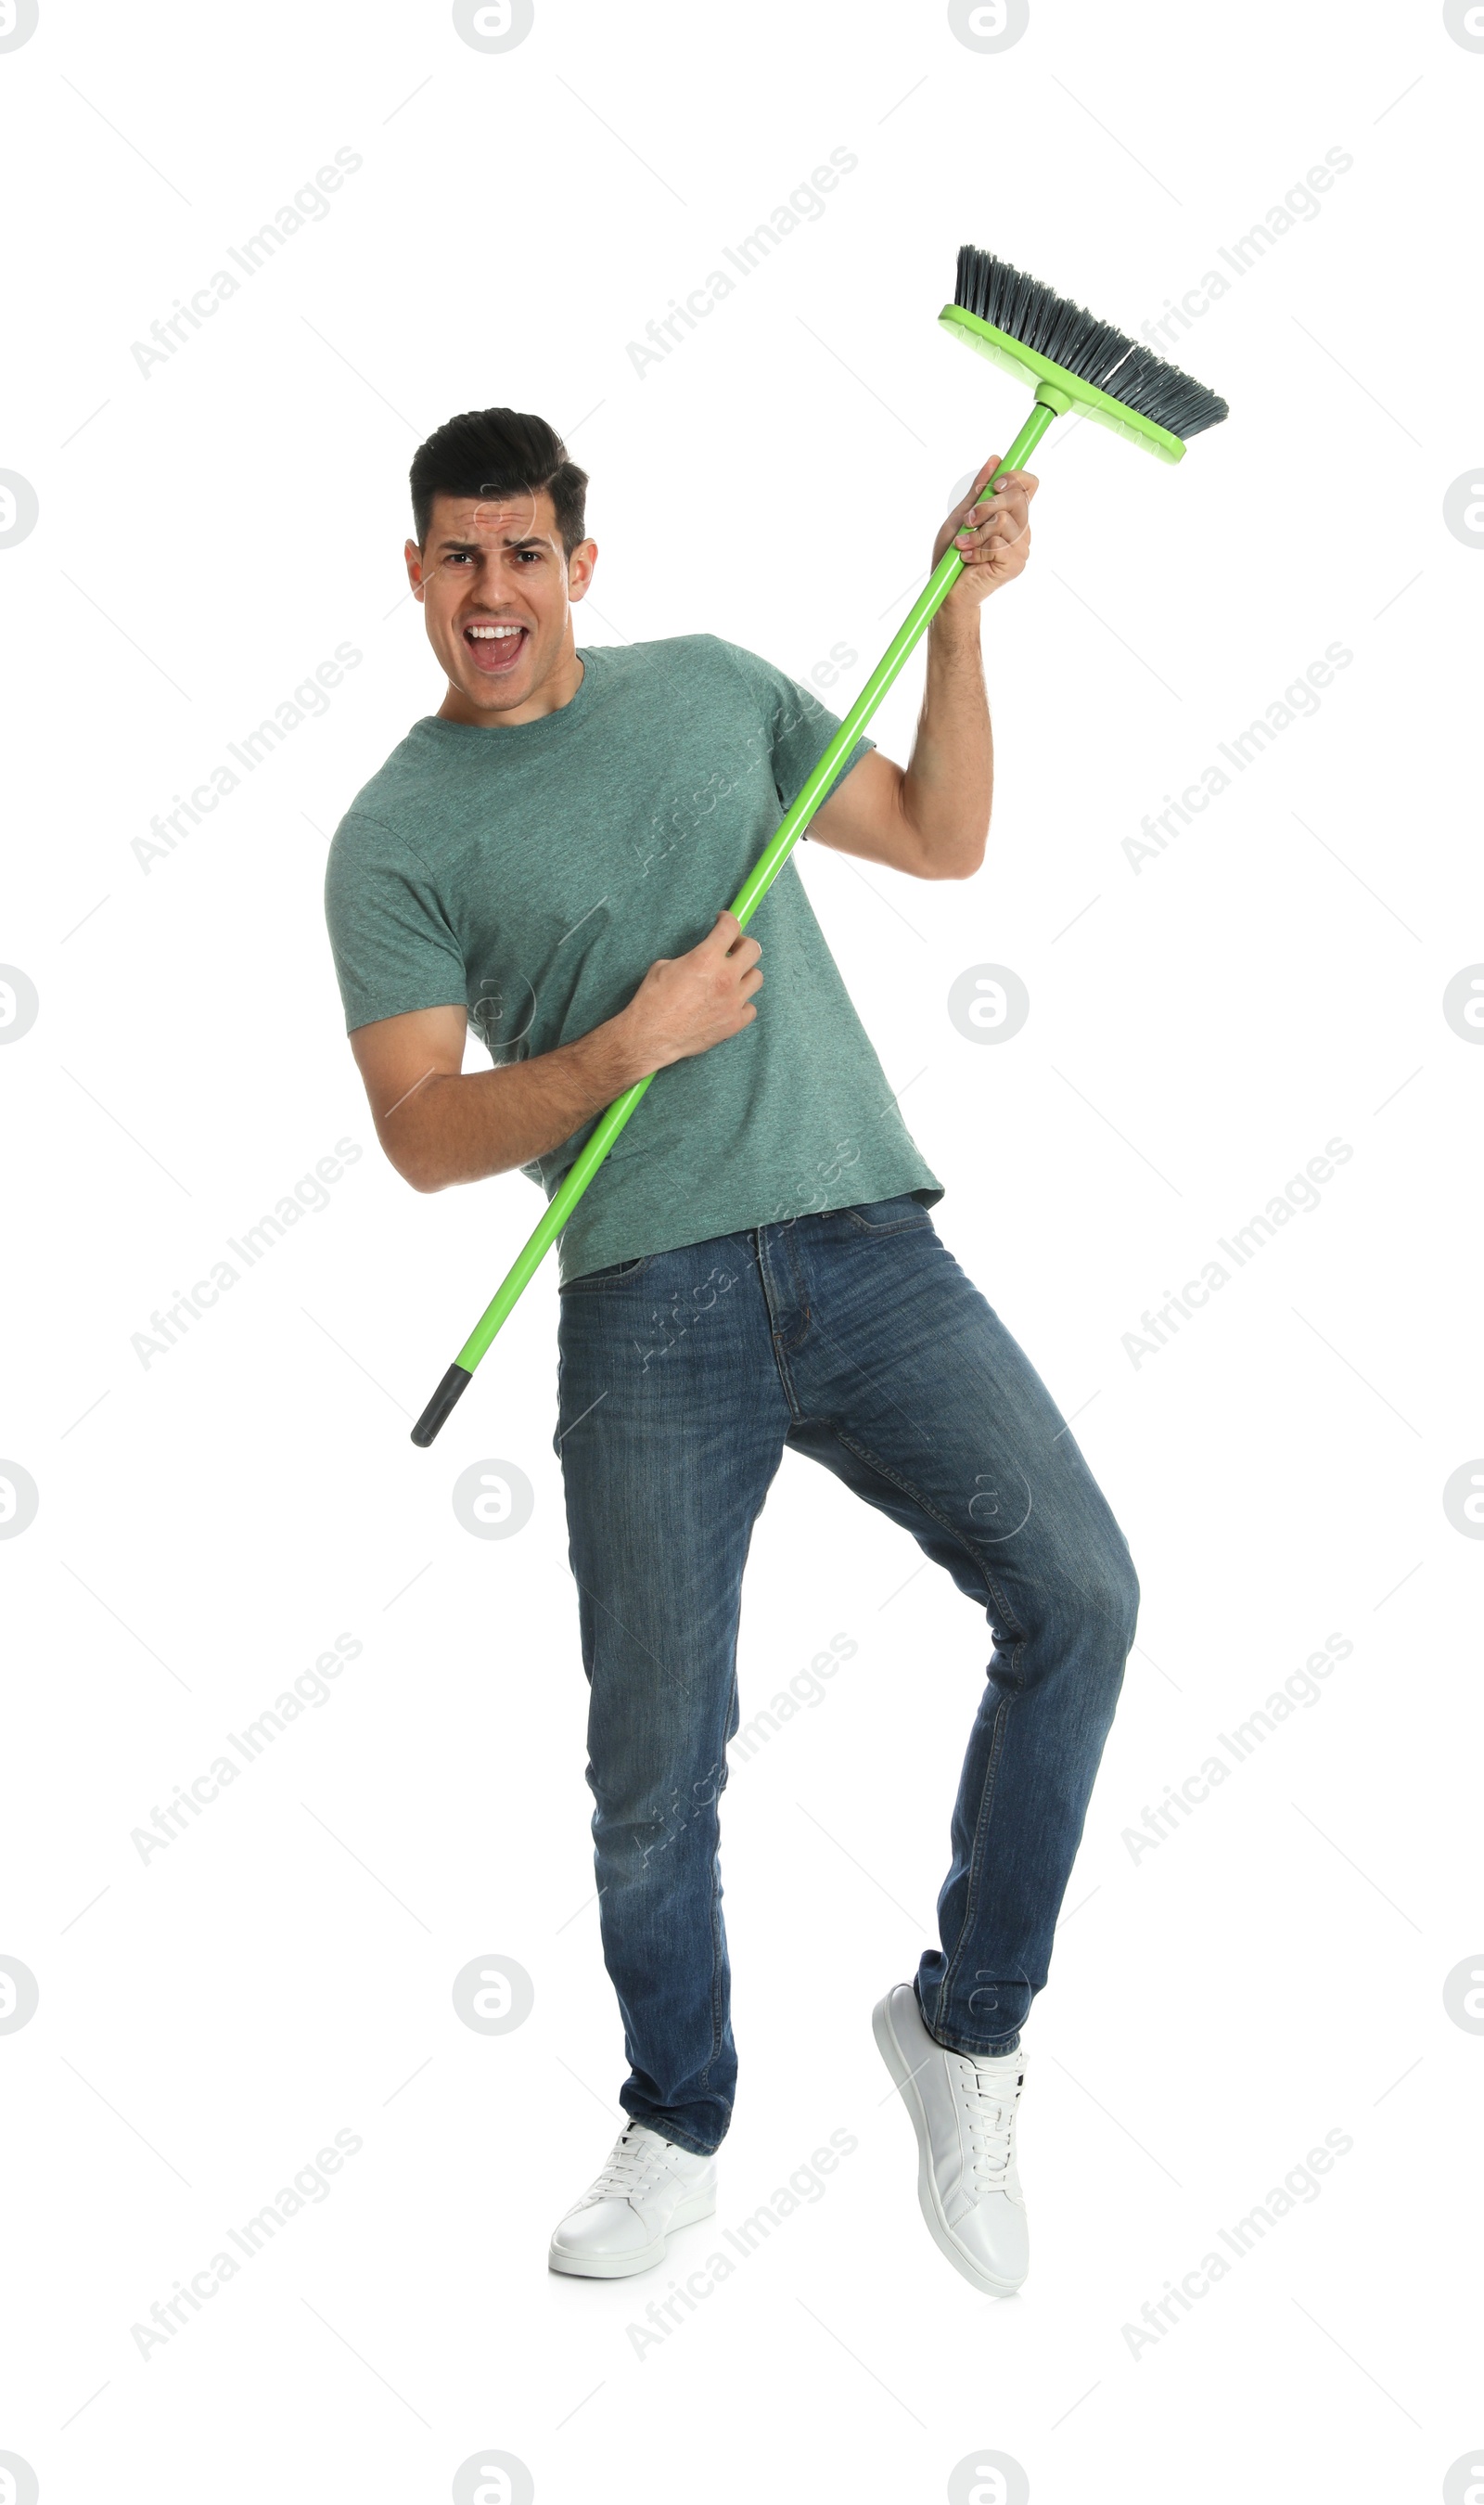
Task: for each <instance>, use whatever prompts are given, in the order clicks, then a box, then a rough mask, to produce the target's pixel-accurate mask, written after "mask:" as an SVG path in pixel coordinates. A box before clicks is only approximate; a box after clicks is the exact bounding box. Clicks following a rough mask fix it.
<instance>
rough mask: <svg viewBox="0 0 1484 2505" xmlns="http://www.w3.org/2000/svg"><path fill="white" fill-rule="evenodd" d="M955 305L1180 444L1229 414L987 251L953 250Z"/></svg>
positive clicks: (1194, 385)
mask: <svg viewBox="0 0 1484 2505" xmlns="http://www.w3.org/2000/svg"><path fill="white" fill-rule="evenodd" d="M953 301H954V303H955V304H957V305H959V306H960V307H961V308H962V310H963V311H964V312H965V313H974V314H977V315H978V317H979V319H980V321H981V322H988V323H990V324H992V326H993V328H994V329H995V330H996V331H1003V332H1004V333H1005V335H1006V336H1007V337H1008V338H1011V339H1018V340H1019V342H1020V344H1021V346H1022V347H1025V348H1034V349H1036V350H1037V351H1038V353H1039V354H1040V355H1041V356H1043V357H1049V358H1050V359H1051V361H1052V364H1053V366H1060V367H1061V368H1062V370H1063V371H1064V372H1066V373H1069V374H1076V375H1077V376H1078V377H1079V379H1080V380H1081V381H1083V382H1087V383H1094V384H1095V385H1096V386H1097V389H1098V390H1099V391H1101V392H1106V393H1107V394H1108V397H1109V399H1110V400H1119V401H1122V403H1123V406H1124V407H1125V408H1131V409H1136V410H1137V411H1138V414H1139V415H1140V416H1141V417H1148V418H1152V419H1153V420H1154V423H1155V424H1156V426H1162V427H1163V428H1164V429H1165V432H1166V433H1167V434H1169V435H1178V436H1179V437H1180V438H1181V439H1182V441H1189V439H1190V438H1191V436H1192V435H1199V434H1200V433H1201V431H1202V429H1203V428H1205V427H1208V426H1220V424H1221V422H1222V419H1223V418H1224V417H1225V416H1227V415H1228V414H1229V412H1228V410H1227V407H1226V404H1225V401H1224V400H1222V399H1221V398H1219V396H1218V395H1217V393H1215V392H1214V391H1208V390H1207V389H1206V386H1205V384H1204V383H1198V382H1195V381H1194V380H1193V379H1192V378H1191V375H1190V374H1185V373H1182V372H1181V370H1180V368H1179V367H1178V366H1171V365H1167V364H1166V363H1165V361H1164V359H1163V358H1162V357H1156V355H1155V352H1154V350H1153V348H1146V347H1144V346H1142V345H1141V344H1140V342H1139V341H1138V340H1136V339H1130V338H1129V337H1128V336H1127V335H1126V333H1124V332H1122V331H1119V330H1116V329H1115V328H1114V326H1113V324H1112V323H1111V322H1099V321H1098V320H1097V319H1096V317H1095V316H1094V315H1093V314H1091V313H1088V312H1087V311H1086V310H1085V309H1084V307H1083V306H1082V305H1081V304H1073V303H1071V302H1070V301H1069V300H1068V299H1067V298H1066V297H1065V296H1054V295H1053V293H1052V290H1051V289H1050V288H1049V287H1044V286H1043V285H1042V283H1041V281H1040V279H1039V278H1027V277H1026V276H1025V275H1024V273H1023V271H1021V270H1018V269H1014V268H1012V266H1011V265H1010V263H1009V262H1008V261H999V260H997V259H996V257H995V255H994V254H993V253H992V252H977V251H976V250H975V248H974V246H973V244H971V243H966V244H964V245H963V246H962V247H961V248H960V250H959V255H958V283H957V285H956V287H955V288H954V290H953Z"/></svg>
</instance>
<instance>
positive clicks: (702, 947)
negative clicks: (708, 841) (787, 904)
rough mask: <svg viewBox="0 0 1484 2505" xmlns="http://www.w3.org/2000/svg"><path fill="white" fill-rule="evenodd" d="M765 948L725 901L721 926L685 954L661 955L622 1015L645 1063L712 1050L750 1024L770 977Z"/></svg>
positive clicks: (658, 1065) (659, 1064)
mask: <svg viewBox="0 0 1484 2505" xmlns="http://www.w3.org/2000/svg"><path fill="white" fill-rule="evenodd" d="M762 953H763V952H762V949H761V947H760V945H759V943H758V942H757V940H756V939H751V938H749V937H748V936H747V935H746V934H745V933H744V932H743V930H742V926H741V924H740V923H739V921H738V919H737V916H736V914H735V913H732V912H730V911H728V910H727V909H726V908H725V907H724V908H723V909H722V911H721V912H720V913H718V914H717V916H716V923H715V927H714V929H713V930H711V931H710V932H708V933H707V936H706V937H705V938H704V939H703V940H702V941H701V942H700V943H699V945H698V946H696V947H694V948H691V949H688V950H687V951H686V954H685V955H684V956H683V957H657V958H656V959H655V962H654V964H653V965H652V966H651V967H650V969H649V971H648V973H647V974H646V975H645V976H644V979H643V981H642V982H641V983H640V985H639V987H638V991H637V992H636V993H635V995H634V998H633V1000H632V1001H631V1002H630V1003H629V1006H628V1007H627V1008H626V1009H622V1010H620V1012H619V1015H618V1017H617V1018H615V1020H614V1024H615V1026H623V1027H626V1028H627V1030H628V1032H629V1035H630V1036H631V1038H632V1039H633V1042H634V1048H635V1053H636V1056H637V1058H638V1062H639V1064H640V1066H641V1068H642V1069H643V1070H646V1071H649V1070H664V1069H665V1068H667V1067H668V1065H669V1064H670V1063H671V1062H673V1061H685V1060H688V1059H689V1058H690V1057H691V1055H692V1054H694V1053H697V1052H709V1050H710V1049H711V1046H712V1044H715V1043H725V1041H726V1040H727V1038H728V1036H730V1035H738V1034H740V1033H741V1031H742V1028H743V1027H744V1026H750V1025H751V1024H752V1021H753V1019H754V1018H755V1017H756V1015H757V1010H756V1009H755V1008H754V1006H752V1002H753V996H754V994H755V993H757V992H759V991H761V989H762V987H763V977H762V975H761V974H760V973H759V971H758V966H757V961H758V959H759V958H760V957H761V955H762Z"/></svg>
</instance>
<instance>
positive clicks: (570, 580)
mask: <svg viewBox="0 0 1484 2505" xmlns="http://www.w3.org/2000/svg"><path fill="white" fill-rule="evenodd" d="M597 562H598V543H597V541H596V540H579V541H578V542H577V545H576V547H574V548H573V550H572V552H571V554H570V556H569V558H568V560H567V595H568V598H569V600H580V599H581V598H582V595H583V593H584V592H585V591H586V589H587V587H588V584H589V583H590V582H592V580H593V568H594V566H595V565H596V564H597Z"/></svg>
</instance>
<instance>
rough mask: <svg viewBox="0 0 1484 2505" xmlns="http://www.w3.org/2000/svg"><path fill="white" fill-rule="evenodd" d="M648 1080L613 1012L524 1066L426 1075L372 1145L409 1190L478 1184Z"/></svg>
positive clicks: (555, 1141)
mask: <svg viewBox="0 0 1484 2505" xmlns="http://www.w3.org/2000/svg"><path fill="white" fill-rule="evenodd" d="M646 1076H648V1069H647V1066H646V1065H645V1064H644V1063H643V1062H642V1061H641V1060H640V1059H639V1058H638V1043H637V1041H636V1038H635V1034H634V1030H633V1026H632V1022H631V1021H630V1020H629V1019H628V1018H627V1016H626V1015H625V1014H624V1013H622V1012H621V1013H620V1014H619V1015H618V1016H617V1017H614V1018H609V1019H607V1020H606V1021H605V1023H604V1025H602V1026H597V1027H594V1028H593V1029H592V1031H591V1033H590V1034H588V1035H584V1036H579V1037H578V1038H577V1040H576V1041H575V1042H572V1043H564V1044H559V1045H558V1046H557V1048H556V1050H555V1051H553V1052H540V1053H536V1054H535V1055H534V1056H533V1057H532V1059H531V1060H529V1061H516V1062H510V1063H507V1064H506V1065H505V1067H504V1068H503V1069H500V1070H472V1071H469V1072H467V1073H460V1074H457V1075H447V1076H445V1075H443V1074H440V1073H438V1072H433V1073H432V1074H431V1075H430V1076H429V1077H427V1078H426V1079H423V1080H421V1081H420V1082H419V1084H418V1085H417V1086H416V1087H414V1088H412V1089H411V1090H410V1091H409V1093H408V1094H407V1096H406V1097H405V1098H404V1099H403V1100H402V1102H401V1103H400V1104H399V1105H397V1106H394V1107H393V1109H392V1110H391V1111H390V1112H389V1113H387V1114H386V1115H385V1116H384V1117H383V1119H382V1121H381V1122H380V1123H379V1124H378V1130H379V1132H380V1136H381V1144H382V1147H384V1148H385V1150H386V1152H387V1155H388V1156H389V1157H390V1158H391V1160H392V1163H393V1164H394V1165H395V1166H396V1168H397V1172H398V1174H400V1175H401V1176H402V1177H403V1178H404V1180H405V1181H406V1182H410V1183H411V1184H412V1185H413V1187H414V1189H416V1190H418V1191H442V1190H443V1189H444V1188H445V1187H446V1185H448V1184H449V1183H455V1182H481V1181H482V1180H483V1179H484V1177H485V1176H487V1175H498V1174H507V1173H508V1172H509V1171H510V1170H511V1168H512V1167H515V1166H524V1165H529V1164H530V1163H531V1162H532V1160H533V1159H534V1158H535V1157H541V1156H545V1155H546V1154H547V1152H548V1150H550V1149H552V1148H556V1147H561V1145H562V1142H563V1141H564V1140H569V1139H570V1138H571V1135H572V1133H573V1132H574V1131H577V1130H580V1129H581V1127H582V1125H583V1123H584V1122H588V1121H591V1119H592V1118H593V1116H594V1114H595V1113H601V1112H602V1111H604V1107H605V1106H608V1105H611V1104H612V1102H613V1100H614V1098H615V1097H617V1096H622V1095H623V1094H624V1092H625V1090H626V1089H627V1088H630V1087H632V1086H633V1085H634V1082H635V1080H636V1079H637V1078H643V1077H646Z"/></svg>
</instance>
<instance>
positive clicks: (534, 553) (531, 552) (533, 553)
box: [516, 548, 543, 565]
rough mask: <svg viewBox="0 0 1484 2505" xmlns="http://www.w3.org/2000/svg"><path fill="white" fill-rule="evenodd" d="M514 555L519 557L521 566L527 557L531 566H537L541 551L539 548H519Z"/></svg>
mask: <svg viewBox="0 0 1484 2505" xmlns="http://www.w3.org/2000/svg"><path fill="white" fill-rule="evenodd" d="M516 553H517V554H518V556H519V557H520V559H521V562H522V564H524V563H525V561H526V559H527V557H529V558H530V560H531V562H532V564H533V565H539V564H540V562H541V557H542V553H543V551H542V550H541V549H540V548H519V549H517V551H516Z"/></svg>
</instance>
